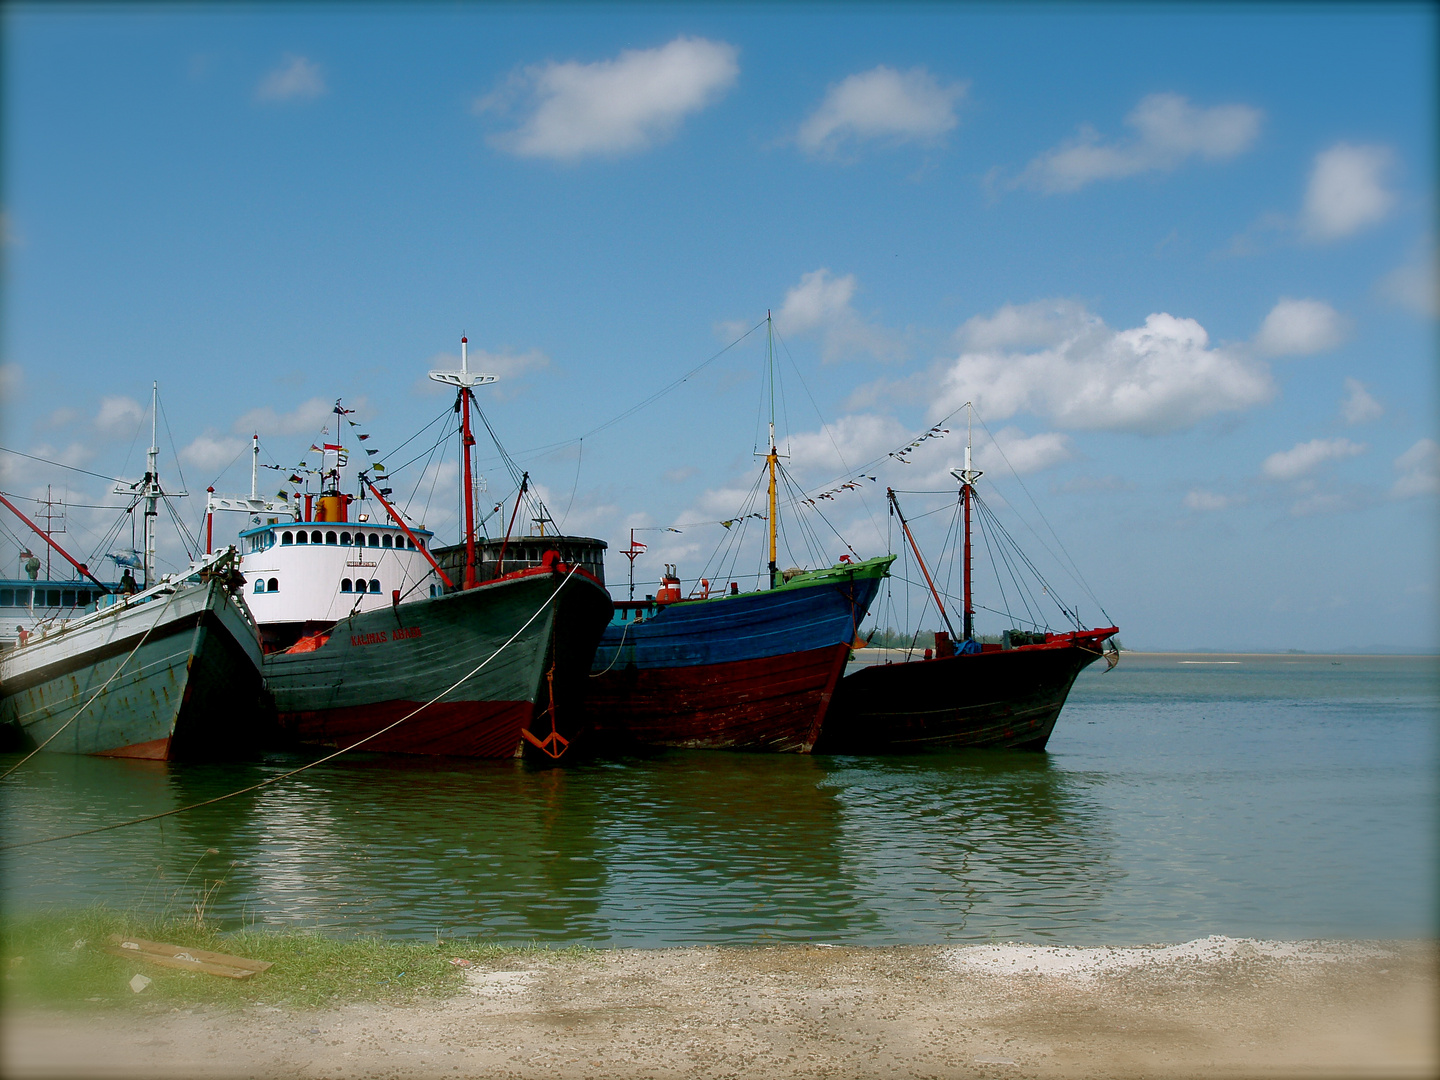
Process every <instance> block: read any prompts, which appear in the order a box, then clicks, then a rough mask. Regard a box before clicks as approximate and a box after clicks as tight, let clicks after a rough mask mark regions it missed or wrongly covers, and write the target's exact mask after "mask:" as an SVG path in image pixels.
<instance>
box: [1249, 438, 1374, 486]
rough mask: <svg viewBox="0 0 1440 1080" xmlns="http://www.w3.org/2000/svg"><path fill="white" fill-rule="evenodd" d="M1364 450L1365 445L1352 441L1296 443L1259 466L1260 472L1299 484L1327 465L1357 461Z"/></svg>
mask: <svg viewBox="0 0 1440 1080" xmlns="http://www.w3.org/2000/svg"><path fill="white" fill-rule="evenodd" d="M1365 450H1366V447H1365V445H1364V444H1363V443H1355V442H1351V441H1350V440H1349V439H1311V440H1310V441H1309V442H1303V443H1297V444H1296V445H1294V446H1292V447H1291V448H1290V449H1289V450H1280V451H1278V452H1276V453H1274V454H1271V455H1270V456H1269V457H1267V458H1266V459H1265V461H1264V464H1262V465H1261V466H1260V471H1261V472H1262V473H1264V475H1265V476H1266V477H1267V478H1268V479H1270V480H1298V479H1300V478H1301V477H1302V476H1305V475H1307V474H1308V473H1311V472H1314V471H1315V470H1316V469H1318V468H1319V467H1320V466H1321V465H1323V464H1325V463H1326V462H1327V461H1340V460H1342V459H1344V458H1351V457H1355V456H1357V455H1359V454H1363V453H1364V452H1365Z"/></svg>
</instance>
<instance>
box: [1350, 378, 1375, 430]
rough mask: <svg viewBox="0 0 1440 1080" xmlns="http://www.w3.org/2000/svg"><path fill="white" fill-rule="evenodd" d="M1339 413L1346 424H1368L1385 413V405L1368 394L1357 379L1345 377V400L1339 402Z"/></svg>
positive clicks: (1363, 385)
mask: <svg viewBox="0 0 1440 1080" xmlns="http://www.w3.org/2000/svg"><path fill="white" fill-rule="evenodd" d="M1340 415H1341V416H1342V417H1343V418H1344V420H1345V422H1346V423H1347V424H1368V423H1369V422H1370V421H1371V420H1379V419H1380V417H1382V416H1384V415H1385V406H1383V405H1381V404H1380V402H1378V401H1376V400H1375V399H1374V398H1373V397H1371V396H1370V392H1369V391H1368V390H1366V389H1365V384H1364V383H1362V382H1361V381H1360V380H1359V379H1346V380H1345V400H1344V401H1342V402H1341V403H1340Z"/></svg>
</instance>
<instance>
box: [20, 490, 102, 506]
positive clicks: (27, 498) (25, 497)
mask: <svg viewBox="0 0 1440 1080" xmlns="http://www.w3.org/2000/svg"><path fill="white" fill-rule="evenodd" d="M0 495H4V496H6V497H7V498H10V499H20V500H23V501H25V502H36V503H40V504H41V505H44V503H43V501H42V500H40V499H38V498H36V497H35V496H34V495H16V494H15V493H14V492H13V491H0ZM61 505H63V506H68V507H70V508H71V509H74V510H124V509H125V507H123V506H117V505H115V504H114V503H77V502H63V503H62V504H61Z"/></svg>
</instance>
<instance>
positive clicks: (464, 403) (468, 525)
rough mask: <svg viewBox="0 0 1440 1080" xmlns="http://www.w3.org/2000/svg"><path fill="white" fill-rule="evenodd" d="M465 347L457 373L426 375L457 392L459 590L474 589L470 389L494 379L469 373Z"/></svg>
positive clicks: (463, 345)
mask: <svg viewBox="0 0 1440 1080" xmlns="http://www.w3.org/2000/svg"><path fill="white" fill-rule="evenodd" d="M468 345H469V339H468V338H466V337H461V339H460V370H459V371H432V372H430V378H432V379H434V380H435V381H436V382H442V383H448V384H449V385H450V386H454V387H458V388H459V390H460V456H461V459H462V461H463V467H462V469H461V472H462V476H461V482H462V483H463V484H464V485H465V576H464V577H463V578H462V579H461V586H460V587H461V588H463V589H473V588H474V587H475V485H474V482H473V481H472V479H471V477H472V475H473V474H472V472H471V468H470V448H471V447H472V446H474V445H475V435H474V433H473V432H472V431H471V430H470V388H471V387H474V386H483V385H484V384H486V383H493V382H494V381H495V376H494V375H481V374H479V373H472V372H471V370H470V357H469V353H468V351H467V349H468Z"/></svg>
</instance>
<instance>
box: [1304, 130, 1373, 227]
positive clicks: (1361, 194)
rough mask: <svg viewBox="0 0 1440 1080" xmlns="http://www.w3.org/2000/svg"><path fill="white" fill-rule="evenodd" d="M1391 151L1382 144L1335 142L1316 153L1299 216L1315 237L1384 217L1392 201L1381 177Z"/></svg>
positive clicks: (1371, 222)
mask: <svg viewBox="0 0 1440 1080" xmlns="http://www.w3.org/2000/svg"><path fill="white" fill-rule="evenodd" d="M1393 157H1394V155H1393V154H1392V153H1391V151H1390V149H1389V148H1388V147H1385V146H1351V145H1350V144H1349V143H1343V142H1342V143H1336V144H1335V145H1334V146H1332V147H1330V148H1329V149H1328V150H1322V151H1321V152H1320V153H1319V154H1317V155H1315V166H1314V168H1313V169H1312V171H1311V173H1310V183H1309V186H1308V187H1307V188H1306V190H1305V207H1304V210H1303V212H1302V220H1303V223H1304V228H1305V232H1306V233H1307V234H1308V235H1309V236H1311V237H1312V238H1314V239H1317V240H1335V239H1339V238H1340V237H1342V236H1349V235H1350V234H1351V233H1354V232H1357V231H1359V230H1360V229H1363V228H1364V227H1365V226H1367V225H1373V224H1375V223H1376V222H1378V221H1381V220H1383V219H1384V217H1385V215H1386V214H1388V213H1389V212H1390V207H1391V205H1392V204H1393V203H1394V201H1395V197H1394V195H1392V194H1391V193H1390V192H1389V191H1387V190H1385V188H1384V186H1383V185H1382V180H1383V177H1384V174H1385V172H1386V171H1387V170H1388V169H1389V167H1390V164H1391V161H1392V160H1393Z"/></svg>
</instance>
